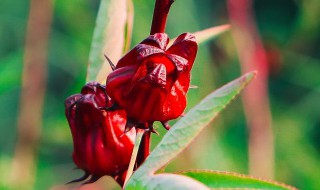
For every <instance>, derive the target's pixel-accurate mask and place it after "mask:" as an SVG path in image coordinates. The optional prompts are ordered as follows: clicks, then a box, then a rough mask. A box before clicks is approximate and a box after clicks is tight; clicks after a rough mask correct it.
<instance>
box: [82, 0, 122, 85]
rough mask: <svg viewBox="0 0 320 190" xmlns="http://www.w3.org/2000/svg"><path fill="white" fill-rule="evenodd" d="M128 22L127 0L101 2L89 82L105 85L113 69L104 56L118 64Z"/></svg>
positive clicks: (92, 48)
mask: <svg viewBox="0 0 320 190" xmlns="http://www.w3.org/2000/svg"><path fill="white" fill-rule="evenodd" d="M126 22H127V1H126V0H101V3H100V7H99V11H98V16H97V20H96V27H95V29H94V34H93V39H92V44H91V50H90V55H89V65H88V71H87V80H86V81H87V82H89V81H97V82H100V83H105V79H106V76H107V74H108V73H109V72H111V68H110V67H109V64H108V63H107V61H106V60H105V58H104V54H106V55H107V56H108V57H109V58H110V59H111V60H112V61H113V62H115V63H116V62H118V60H119V59H120V57H121V55H122V51H123V48H124V38H125V25H126Z"/></svg>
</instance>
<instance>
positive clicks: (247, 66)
mask: <svg viewBox="0 0 320 190" xmlns="http://www.w3.org/2000/svg"><path fill="white" fill-rule="evenodd" d="M228 8H229V11H228V12H229V15H230V20H231V25H232V29H233V30H231V31H232V35H233V37H234V40H235V44H236V47H237V50H238V54H239V59H240V62H241V68H242V72H243V73H246V72H248V71H251V70H257V71H258V76H257V78H256V80H255V81H253V82H252V84H251V85H250V86H248V88H247V89H246V90H245V91H244V93H243V104H244V109H245V112H246V118H247V125H248V127H249V133H250V135H249V136H250V137H249V169H250V174H252V175H254V176H258V177H264V178H273V175H274V144H273V132H272V118H271V113H270V106H269V97H268V60H267V55H266V52H265V50H264V48H263V44H262V41H261V39H260V36H259V33H258V31H257V29H256V25H255V22H254V17H253V11H252V0H228Z"/></svg>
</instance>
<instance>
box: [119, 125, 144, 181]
mask: <svg viewBox="0 0 320 190" xmlns="http://www.w3.org/2000/svg"><path fill="white" fill-rule="evenodd" d="M136 130H137V136H136V140H135V142H134V147H133V151H132V155H131V159H130V163H129V168H128V172H127V175H126V179H125V181H124V184H123V187H125V186H126V183H127V182H128V180H129V179H130V177H131V175H132V173H133V168H134V165H135V163H136V159H137V155H138V151H139V147H140V143H141V139H142V136H143V134H144V133H145V130H144V129H139V128H137V129H136Z"/></svg>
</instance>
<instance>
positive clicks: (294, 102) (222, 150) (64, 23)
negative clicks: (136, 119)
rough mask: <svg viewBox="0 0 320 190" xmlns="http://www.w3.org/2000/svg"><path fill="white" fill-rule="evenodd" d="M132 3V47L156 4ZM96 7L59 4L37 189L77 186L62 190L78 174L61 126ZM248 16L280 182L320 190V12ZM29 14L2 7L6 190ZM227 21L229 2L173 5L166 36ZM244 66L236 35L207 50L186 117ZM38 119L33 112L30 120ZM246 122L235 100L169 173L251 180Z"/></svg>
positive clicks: (309, 2)
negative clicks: (264, 71) (262, 71)
mask: <svg viewBox="0 0 320 190" xmlns="http://www.w3.org/2000/svg"><path fill="white" fill-rule="evenodd" d="M133 3H134V9H135V16H134V28H133V38H132V46H133V45H134V44H136V43H139V42H140V41H141V40H142V39H144V38H145V37H146V36H147V35H148V34H149V30H150V23H151V19H152V12H153V6H154V1H147V0H133ZM98 7H99V1H98V0H68V1H65V0H55V1H54V4H53V12H52V23H51V28H50V34H49V37H48V49H47V50H48V57H47V60H48V61H47V68H46V69H45V70H46V76H45V78H46V81H45V88H46V90H45V94H44V104H43V110H42V113H41V115H42V124H41V126H42V127H41V135H40V140H39V144H38V145H39V146H38V148H37V149H36V153H37V154H36V157H35V158H34V163H36V170H35V173H34V176H33V177H34V186H33V189H37V190H38V189H39V190H42V189H72V188H75V186H63V184H64V183H65V182H67V181H70V180H72V179H74V178H76V177H79V176H80V175H81V171H77V170H72V169H73V168H74V167H75V166H74V164H73V162H72V158H71V154H72V138H71V134H70V131H69V127H68V124H67V121H66V119H65V116H64V100H65V99H66V98H67V97H68V96H69V95H72V94H75V93H78V92H79V91H80V89H81V87H82V86H83V85H84V83H85V77H86V68H87V63H88V56H89V51H90V46H91V40H92V35H93V30H94V26H95V19H96V15H97V11H98ZM252 7H253V15H252V17H253V18H252V19H253V20H254V21H255V25H256V26H257V29H258V32H259V35H260V37H261V40H262V41H263V46H264V48H265V50H266V53H267V57H268V69H269V73H268V82H269V84H268V96H269V101H270V110H271V116H272V128H273V136H274V149H275V155H274V158H270V160H273V159H274V164H275V170H274V179H275V180H277V181H281V182H284V183H287V184H290V185H293V186H296V187H298V188H300V189H319V188H320V180H319V179H320V74H319V73H320V52H319V48H320V22H319V18H320V3H319V1H318V0H269V1H258V0H255V1H253V5H252ZM29 8H30V2H29V1H26V0H20V1H11V0H1V1H0V66H1V69H0V105H1V106H0V184H1V185H0V189H8V188H9V187H8V181H9V180H10V173H11V172H12V171H11V170H12V165H13V163H12V162H13V157H14V155H15V154H14V153H15V149H16V143H17V139H18V133H17V126H18V117H19V111H20V95H21V90H22V84H23V82H22V80H23V79H22V72H23V67H24V64H23V63H24V52H25V39H26V29H27V22H28V15H29ZM39 9H42V7H41V6H39ZM228 15H229V14H228V8H227V2H226V1H225V0H221V1H212V0H202V1H197V0H177V1H176V2H175V3H174V5H173V6H172V9H171V12H170V15H169V18H168V24H167V33H168V34H169V36H172V37H174V36H177V35H179V34H180V33H182V32H186V31H189V32H195V31H198V30H202V29H205V28H208V27H211V26H215V25H221V24H226V23H230V21H229V16H228ZM240 65H241V63H240V62H239V57H238V54H237V49H236V45H235V42H234V39H233V37H232V33H231V32H226V33H224V34H222V35H221V36H219V37H218V38H216V39H214V40H211V41H209V42H206V43H204V44H201V45H200V47H199V54H198V57H197V59H196V62H195V64H194V69H193V73H192V84H193V85H196V86H198V88H197V89H191V90H190V91H189V93H188V101H189V106H188V109H189V108H190V107H193V106H194V105H195V104H196V103H197V102H199V101H200V100H201V99H202V98H203V97H205V96H206V95H207V94H208V93H210V92H211V91H213V90H214V89H216V88H217V87H219V86H221V85H223V84H225V83H226V82H228V81H231V80H232V79H234V78H237V77H238V76H240V75H241V66H240ZM25 99H26V100H28V98H25ZM26 100H24V101H26ZM33 112H35V110H32V109H31V110H29V113H30V114H31V115H32V113H33ZM246 121H247V120H246V117H245V114H244V108H243V102H242V101H241V98H237V99H236V100H235V101H234V102H233V103H232V104H231V105H229V107H227V109H226V110H225V111H224V112H223V113H222V114H221V115H220V116H219V117H218V118H217V120H216V121H215V122H214V123H213V124H212V126H210V127H207V128H206V129H205V130H204V131H203V132H202V133H201V134H200V136H199V137H198V138H197V139H196V140H195V141H194V142H193V143H192V145H191V146H190V147H189V148H188V149H187V150H186V151H185V152H183V154H181V155H180V156H179V157H178V158H176V159H175V160H174V161H173V162H172V163H171V164H169V165H168V167H167V168H166V171H169V172H172V171H179V170H187V169H196V168H199V169H204V168H206V169H213V170H220V171H233V172H238V173H244V174H248V173H249V169H248V168H249V165H250V162H249V158H248V152H249V148H248V147H249V144H250V142H249V140H248V139H249V134H250V130H249V129H248V127H247V122H246ZM159 126H160V125H159ZM159 132H160V135H159V136H156V135H154V136H153V147H154V146H155V145H156V144H157V142H159V140H160V139H161V138H162V136H163V135H164V134H165V131H164V130H163V129H162V128H161V127H159ZM266 156H267V157H268V155H266ZM21 172H22V171H21ZM110 184H111V185H110ZM106 187H108V188H117V187H116V185H115V184H114V183H113V182H112V180H111V179H103V180H99V182H98V183H97V184H96V185H92V186H90V187H89V186H88V187H87V188H88V189H94V188H96V189H103V188H105V189H106Z"/></svg>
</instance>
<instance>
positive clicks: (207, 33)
mask: <svg viewBox="0 0 320 190" xmlns="http://www.w3.org/2000/svg"><path fill="white" fill-rule="evenodd" d="M229 29H230V25H229V24H224V25H221V26H214V27H211V28H207V29H204V30H201V31H197V32H194V33H193V35H194V36H195V37H196V40H197V43H198V44H201V43H204V42H207V41H209V40H212V39H214V38H216V37H217V36H219V35H220V34H222V33H224V32H226V31H228V30H229ZM176 39H177V38H173V39H171V40H170V42H169V44H168V47H169V46H171V45H172V44H173V42H174V41H175V40H176Z"/></svg>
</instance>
